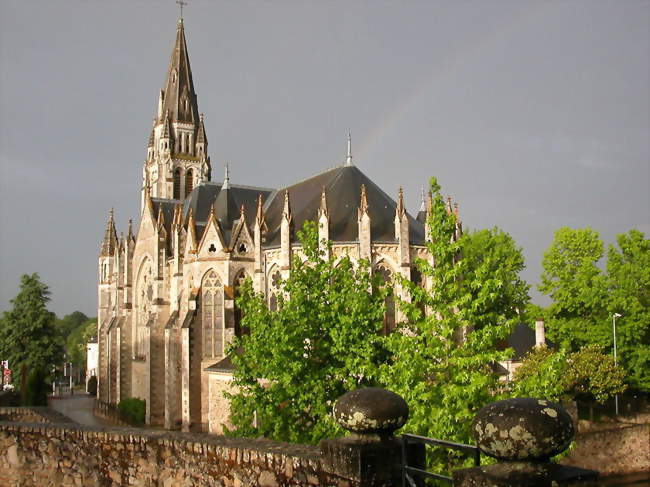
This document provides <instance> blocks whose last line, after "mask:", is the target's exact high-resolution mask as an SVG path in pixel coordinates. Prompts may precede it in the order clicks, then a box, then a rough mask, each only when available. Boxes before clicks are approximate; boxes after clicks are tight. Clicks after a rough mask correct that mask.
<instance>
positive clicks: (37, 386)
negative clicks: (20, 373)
mask: <svg viewBox="0 0 650 487" xmlns="http://www.w3.org/2000/svg"><path fill="white" fill-rule="evenodd" d="M45 378H46V374H45V371H43V369H41V368H35V369H32V370H31V372H30V373H29V375H28V376H27V382H26V384H25V386H24V387H25V389H26V390H25V395H24V398H25V400H24V401H25V403H24V404H23V406H47V392H48V390H49V387H48V385H47V383H46V381H45Z"/></svg>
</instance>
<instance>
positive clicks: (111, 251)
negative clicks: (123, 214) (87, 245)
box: [100, 208, 118, 257]
mask: <svg viewBox="0 0 650 487" xmlns="http://www.w3.org/2000/svg"><path fill="white" fill-rule="evenodd" d="M117 247H118V241H117V231H116V230H115V221H114V220H113V208H111V209H110V211H109V213H108V223H107V224H106V230H105V231H104V240H103V241H102V247H101V251H100V255H101V256H103V257H107V256H113V255H115V251H116V250H117Z"/></svg>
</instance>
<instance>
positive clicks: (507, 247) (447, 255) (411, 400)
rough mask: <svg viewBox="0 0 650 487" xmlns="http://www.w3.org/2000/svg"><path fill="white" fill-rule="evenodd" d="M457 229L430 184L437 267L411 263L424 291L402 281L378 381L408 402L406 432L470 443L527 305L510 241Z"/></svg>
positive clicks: (494, 233) (449, 458)
mask: <svg viewBox="0 0 650 487" xmlns="http://www.w3.org/2000/svg"><path fill="white" fill-rule="evenodd" d="M457 225H458V221H457V218H456V216H455V214H454V213H453V212H451V211H449V208H448V207H446V206H445V203H444V201H443V199H442V197H441V195H440V186H439V185H438V183H437V181H436V180H435V179H432V180H431V205H430V216H429V218H428V220H427V227H428V229H429V232H430V234H431V242H429V243H428V244H427V247H428V250H429V253H430V255H431V257H432V260H433V262H435V265H431V264H430V263H429V262H427V261H424V260H419V261H417V263H416V265H417V268H418V270H419V271H420V273H421V274H422V275H423V276H425V277H426V280H427V282H428V283H429V289H424V288H422V287H419V286H417V285H415V284H414V283H411V282H408V281H403V282H402V285H404V286H406V287H407V288H408V290H409V292H410V295H411V296H412V299H411V302H410V303H404V302H403V303H401V308H402V310H403V311H404V313H405V314H406V321H405V322H404V323H402V324H401V325H400V327H399V328H398V331H397V332H396V333H393V334H392V335H391V336H390V337H389V339H388V344H389V349H390V352H391V361H390V362H389V363H387V364H385V365H384V366H383V367H382V371H383V374H382V381H383V383H384V384H385V386H386V387H387V388H388V389H390V390H393V391H395V392H397V393H399V394H400V395H402V396H403V397H404V398H405V399H406V402H407V403H408V405H409V408H410V410H411V414H410V418H409V421H408V423H407V425H406V427H405V431H409V432H413V433H417V434H422V435H425V436H433V437H436V438H443V439H446V440H452V441H460V442H468V441H469V439H470V431H469V426H470V423H471V420H472V418H473V417H474V415H475V414H476V412H477V411H478V409H479V408H481V407H482V406H483V405H485V404H487V403H488V402H491V401H493V400H494V399H495V397H497V396H496V394H497V391H498V377H497V375H496V373H495V369H494V365H495V363H496V362H498V361H500V360H503V359H506V358H507V357H508V355H509V354H508V351H499V350H498V348H499V347H498V345H499V344H500V342H502V341H503V340H504V339H505V338H506V337H507V335H508V333H509V332H510V330H511V328H512V326H513V325H514V324H515V323H516V322H517V321H518V319H519V316H518V310H521V309H523V308H524V307H525V306H526V303H527V301H528V293H527V291H528V286H527V285H526V284H525V283H524V282H523V281H521V279H520V278H519V276H518V274H519V272H520V271H521V270H522V268H523V266H524V263H523V258H522V256H521V250H520V249H519V248H517V247H516V246H515V245H514V241H513V240H512V238H510V237H509V236H508V235H507V234H504V233H503V232H501V231H498V230H491V231H482V232H477V233H475V234H471V235H466V236H464V237H461V238H460V239H458V238H456V237H457ZM423 310H428V311H427V312H426V313H423ZM454 457H455V454H454V453H447V452H441V453H440V456H439V457H437V459H435V460H434V462H433V463H436V464H438V465H439V466H448V465H449V464H450V462H453V461H454V460H453V458H454Z"/></svg>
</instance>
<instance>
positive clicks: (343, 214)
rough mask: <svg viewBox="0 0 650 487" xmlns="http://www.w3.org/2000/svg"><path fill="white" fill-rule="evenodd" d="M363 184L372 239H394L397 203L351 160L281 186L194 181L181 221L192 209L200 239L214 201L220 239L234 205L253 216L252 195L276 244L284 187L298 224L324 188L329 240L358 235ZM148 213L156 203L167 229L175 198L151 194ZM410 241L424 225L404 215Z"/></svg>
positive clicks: (268, 241)
mask: <svg viewBox="0 0 650 487" xmlns="http://www.w3.org/2000/svg"><path fill="white" fill-rule="evenodd" d="M362 185H364V186H365V187H366V196H367V200H368V208H369V213H370V221H371V227H370V231H371V237H372V241H373V242H395V241H396V239H395V223H394V222H395V209H396V207H397V203H396V202H395V200H393V199H392V198H391V197H390V196H388V195H387V194H386V193H385V192H384V191H383V190H382V189H381V188H379V186H377V185H376V184H375V183H374V182H372V180H371V179H370V178H368V177H367V176H366V175H365V174H364V173H363V172H361V171H360V170H359V168H357V167H356V166H339V167H335V168H332V169H328V170H327V171H324V172H322V173H320V174H317V175H315V176H312V177H310V178H307V179H304V180H302V181H300V182H298V183H295V184H292V185H290V186H286V187H284V188H281V189H277V190H273V189H271V188H262V187H255V186H244V185H238V184H229V186H228V187H227V188H225V189H224V188H223V184H222V183H220V182H219V183H214V182H204V183H201V184H199V185H197V186H196V187H195V188H194V189H193V190H192V192H191V193H190V195H189V196H188V197H187V198H186V199H185V200H184V201H183V202H182V204H183V222H184V223H187V221H188V218H189V210H190V208H191V209H192V213H193V215H194V220H195V222H196V234H197V238H198V239H200V238H201V236H202V235H203V231H204V230H205V227H206V224H207V221H208V216H209V215H210V208H211V207H212V206H214V208H215V215H216V217H217V220H218V221H219V226H220V227H221V231H222V232H223V233H224V238H225V240H226V242H229V241H230V234H231V232H232V230H233V228H234V225H235V222H236V221H237V220H238V219H239V216H240V208H241V206H242V205H243V206H244V213H245V215H246V221H247V223H248V225H249V226H250V225H252V224H253V222H254V221H255V216H256V211H257V198H258V196H259V195H261V196H262V200H263V201H264V215H265V221H266V227H267V233H266V235H265V243H264V247H265V248H268V247H275V246H278V245H280V224H281V221H282V212H283V209H284V194H285V191H289V199H290V206H291V213H292V217H293V226H294V228H295V229H299V228H301V227H302V225H303V224H304V222H305V221H306V220H313V221H315V220H317V218H318V209H319V207H320V203H321V192H322V190H323V188H325V192H326V195H327V208H328V212H329V219H330V230H329V232H330V240H332V241H334V242H356V241H358V222H357V218H358V213H357V210H358V208H359V202H360V194H361V186H362ZM151 201H152V204H153V207H154V217H155V218H157V217H158V211H159V208H162V211H163V216H164V220H165V228H166V229H167V231H168V232H169V231H170V228H171V223H172V220H173V216H174V207H175V205H177V204H179V203H181V201H180V200H167V199H158V198H152V200H151ZM408 220H409V232H410V241H411V244H416V245H418V244H420V245H421V244H423V243H424V225H423V223H422V221H420V219H418V220H416V219H415V218H413V217H412V216H411V215H408Z"/></svg>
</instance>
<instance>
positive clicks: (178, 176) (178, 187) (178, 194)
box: [174, 169, 181, 200]
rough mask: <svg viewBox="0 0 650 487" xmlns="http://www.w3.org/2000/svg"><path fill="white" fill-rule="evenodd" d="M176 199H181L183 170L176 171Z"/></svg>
mask: <svg viewBox="0 0 650 487" xmlns="http://www.w3.org/2000/svg"><path fill="white" fill-rule="evenodd" d="M174 199H175V200H179V199H181V170H180V169H176V170H175V171H174Z"/></svg>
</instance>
